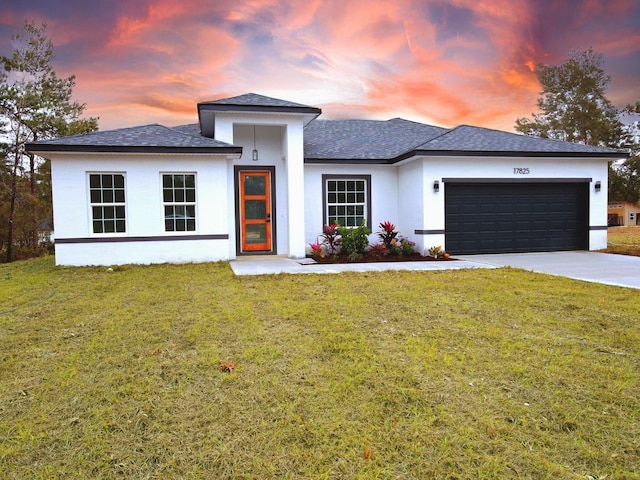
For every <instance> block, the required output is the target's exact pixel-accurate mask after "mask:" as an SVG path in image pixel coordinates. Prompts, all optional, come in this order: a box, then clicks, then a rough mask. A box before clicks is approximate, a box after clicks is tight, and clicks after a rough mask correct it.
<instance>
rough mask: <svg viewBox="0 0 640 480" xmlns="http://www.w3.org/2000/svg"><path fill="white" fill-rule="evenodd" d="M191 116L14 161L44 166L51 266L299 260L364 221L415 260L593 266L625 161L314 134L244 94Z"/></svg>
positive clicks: (87, 138)
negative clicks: (543, 256)
mask: <svg viewBox="0 0 640 480" xmlns="http://www.w3.org/2000/svg"><path fill="white" fill-rule="evenodd" d="M197 111H198V123H196V124H193V125H184V126H180V127H173V128H168V127H164V126H161V125H145V126H140V127H133V128H123V129H117V130H111V131H102V132H94V133H89V134H85V135H78V136H73V137H64V138H59V139H54V140H44V141H39V142H34V143H31V144H29V145H28V146H27V148H28V150H29V151H31V152H34V153H36V154H38V155H41V156H44V157H46V158H49V159H50V160H51V174H52V185H53V212H54V226H55V252H56V263H57V264H59V265H118V264H127V263H162V262H209V261H218V260H230V259H234V258H236V257H238V256H243V255H285V256H288V257H292V258H300V257H304V256H305V254H306V252H307V250H308V245H309V243H311V242H315V241H316V239H317V238H318V236H319V234H320V233H321V232H322V228H323V225H324V224H326V223H329V222H333V221H338V222H339V223H340V224H342V225H348V226H349V225H356V224H359V223H360V222H361V221H362V220H364V221H365V222H366V223H367V225H368V226H369V228H371V230H372V231H373V232H375V231H376V230H378V228H377V227H378V225H379V223H380V222H383V221H387V220H388V221H391V222H392V223H394V224H396V225H397V229H398V230H399V231H400V232H401V233H402V234H403V235H404V236H405V237H408V238H410V239H411V240H413V241H414V242H415V243H416V248H417V250H418V251H420V252H423V253H424V252H426V251H427V250H428V249H429V247H431V246H434V245H443V246H444V248H445V249H446V250H447V251H449V252H450V253H451V254H453V255H455V254H473V253H499V252H505V253H506V252H531V251H553V250H597V249H601V248H605V247H606V244H607V173H608V168H607V166H608V162H609V161H613V160H617V159H620V158H624V157H626V154H625V153H621V152H619V151H616V150H612V149H607V148H600V147H591V146H585V145H578V144H572V143H565V142H559V141H555V140H545V139H540V138H535V137H527V136H523V135H516V134H513V133H507V132H501V131H496V130H489V129H485V128H478V127H472V126H466V125H463V126H460V127H457V128H454V129H446V128H440V127H436V126H431V125H425V124H421V123H416V122H411V121H407V120H403V119H400V118H395V119H392V120H388V121H372V120H322V119H319V118H318V117H319V116H320V114H321V113H322V112H321V110H320V109H319V108H315V107H311V106H307V105H301V104H298V103H293V102H289V101H284V100H279V99H274V98H270V97H265V96H262V95H257V94H246V95H240V96H237V97H232V98H226V99H221V100H215V101H210V102H202V103H199V104H198V106H197ZM375 239H376V237H375V233H374V234H372V236H371V241H372V242H374V241H375Z"/></svg>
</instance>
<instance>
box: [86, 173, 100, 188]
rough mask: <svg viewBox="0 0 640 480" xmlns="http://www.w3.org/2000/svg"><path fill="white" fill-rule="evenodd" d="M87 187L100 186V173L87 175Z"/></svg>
mask: <svg viewBox="0 0 640 480" xmlns="http://www.w3.org/2000/svg"><path fill="white" fill-rule="evenodd" d="M89 187H90V188H100V175H89Z"/></svg>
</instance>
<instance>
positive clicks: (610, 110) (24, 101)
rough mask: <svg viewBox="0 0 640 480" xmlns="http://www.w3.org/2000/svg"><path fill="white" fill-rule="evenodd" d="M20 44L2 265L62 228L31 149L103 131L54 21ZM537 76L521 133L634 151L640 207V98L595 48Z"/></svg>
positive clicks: (629, 168)
mask: <svg viewBox="0 0 640 480" xmlns="http://www.w3.org/2000/svg"><path fill="white" fill-rule="evenodd" d="M12 40H13V47H14V50H13V52H12V53H11V54H10V55H9V56H1V57H0V64H1V66H2V68H1V69H0V261H7V262H11V261H13V260H14V259H16V258H26V257H30V256H36V255H38V254H39V253H41V252H42V251H43V250H46V249H47V242H46V232H47V231H49V230H50V229H52V228H53V226H54V223H53V222H54V219H53V213H52V205H51V168H50V164H49V161H48V160H45V159H42V158H39V157H37V156H35V155H33V154H32V153H29V152H27V151H26V150H25V144H27V143H29V142H34V141H37V140H43V139H49V138H55V137H60V136H66V135H76V134H80V133H86V132H91V131H95V130H97V129H98V119H97V118H93V117H91V118H81V115H82V113H83V112H84V110H85V108H86V105H85V104H80V103H78V102H75V101H73V100H72V99H71V97H72V93H73V88H74V87H75V82H76V79H75V76H74V75H71V76H69V77H66V78H59V77H58V76H57V74H56V72H55V70H54V69H53V60H54V55H53V43H52V41H51V40H50V39H49V38H48V36H47V34H46V24H41V25H40V26H36V25H35V24H33V23H29V22H27V23H25V25H24V27H23V28H22V29H21V31H20V32H18V33H17V34H15V35H14V36H13V37H12ZM536 73H537V76H538V80H539V82H540V85H541V87H542V91H541V92H540V95H541V96H540V98H539V100H538V103H537V105H538V108H539V110H540V113H537V114H533V116H532V118H531V119H528V118H519V119H517V120H516V125H515V129H516V131H518V132H521V133H523V134H526V135H535V136H539V137H542V138H553V139H558V140H564V141H568V142H579V143H583V144H586V145H597V146H604V147H614V148H623V149H627V150H628V151H630V152H631V155H630V157H629V159H628V160H626V161H624V162H619V163H615V164H612V165H611V166H610V170H609V200H610V201H629V202H638V201H639V200H640V130H639V126H638V123H639V122H638V119H639V118H640V100H638V101H637V102H636V103H635V104H631V105H628V106H626V107H625V108H623V109H618V108H616V107H614V106H613V105H612V103H611V102H610V101H609V100H608V99H607V97H606V90H607V88H608V86H609V83H610V81H611V77H609V76H608V75H607V74H606V73H605V71H604V69H603V56H602V55H601V54H598V53H595V52H594V51H593V50H592V49H589V50H586V51H579V50H575V51H572V52H571V53H570V54H569V58H568V59H567V60H566V61H565V62H564V63H562V64H561V65H559V66H554V65H545V64H540V65H538V67H537V69H536ZM625 120H626V121H625Z"/></svg>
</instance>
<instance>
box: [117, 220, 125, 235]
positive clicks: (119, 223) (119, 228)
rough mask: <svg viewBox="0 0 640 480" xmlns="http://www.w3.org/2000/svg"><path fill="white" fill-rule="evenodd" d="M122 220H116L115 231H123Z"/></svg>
mask: <svg viewBox="0 0 640 480" xmlns="http://www.w3.org/2000/svg"><path fill="white" fill-rule="evenodd" d="M124 231H125V228H124V220H116V232H124Z"/></svg>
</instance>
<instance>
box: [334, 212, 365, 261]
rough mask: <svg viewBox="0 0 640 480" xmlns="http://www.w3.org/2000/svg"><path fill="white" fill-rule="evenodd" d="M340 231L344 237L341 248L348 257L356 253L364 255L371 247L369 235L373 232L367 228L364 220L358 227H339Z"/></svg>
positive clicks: (341, 240)
mask: <svg viewBox="0 0 640 480" xmlns="http://www.w3.org/2000/svg"><path fill="white" fill-rule="evenodd" d="M338 231H339V232H340V235H341V236H342V238H341V239H340V248H341V250H342V251H343V252H344V253H346V254H347V255H348V256H351V255H352V254H354V253H355V254H360V255H362V254H363V253H364V251H365V250H366V248H367V247H368V246H369V237H368V235H369V234H370V233H371V230H369V229H368V228H367V226H366V225H365V223H364V220H363V221H362V223H361V224H360V225H359V226H357V227H351V228H347V227H338Z"/></svg>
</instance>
